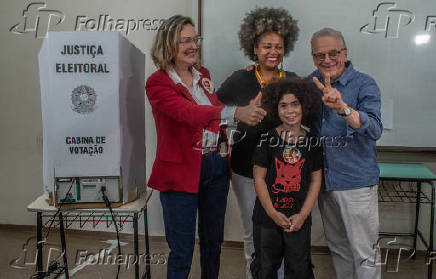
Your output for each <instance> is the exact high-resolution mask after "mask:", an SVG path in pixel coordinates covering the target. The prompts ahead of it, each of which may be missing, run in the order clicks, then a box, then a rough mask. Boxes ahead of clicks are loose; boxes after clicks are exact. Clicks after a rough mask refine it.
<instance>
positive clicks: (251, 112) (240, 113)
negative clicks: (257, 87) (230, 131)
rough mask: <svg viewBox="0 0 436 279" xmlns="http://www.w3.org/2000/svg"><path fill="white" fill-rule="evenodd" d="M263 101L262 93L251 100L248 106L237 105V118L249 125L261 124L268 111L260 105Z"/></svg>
mask: <svg viewBox="0 0 436 279" xmlns="http://www.w3.org/2000/svg"><path fill="white" fill-rule="evenodd" d="M261 101H262V93H261V92H259V94H257V96H256V97H255V98H254V99H252V100H251V101H250V104H249V105H248V106H244V107H237V108H236V111H235V120H236V121H242V122H244V123H245V124H247V125H250V126H255V125H257V124H259V123H260V122H261V121H262V120H263V118H264V117H265V116H266V111H265V110H264V109H263V108H261V107H260V105H261Z"/></svg>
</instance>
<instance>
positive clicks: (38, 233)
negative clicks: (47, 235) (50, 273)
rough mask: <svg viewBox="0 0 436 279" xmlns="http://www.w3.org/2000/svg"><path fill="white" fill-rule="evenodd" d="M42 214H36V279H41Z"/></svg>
mask: <svg viewBox="0 0 436 279" xmlns="http://www.w3.org/2000/svg"><path fill="white" fill-rule="evenodd" d="M42 244H43V241H42V212H39V211H38V212H37V213H36V249H37V253H38V254H37V256H36V257H37V258H36V271H37V272H38V279H41V278H42V246H43V245H42Z"/></svg>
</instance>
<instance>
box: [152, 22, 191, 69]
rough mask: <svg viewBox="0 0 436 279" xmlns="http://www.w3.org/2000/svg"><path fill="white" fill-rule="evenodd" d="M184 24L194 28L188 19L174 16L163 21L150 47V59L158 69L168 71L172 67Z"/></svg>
mask: <svg viewBox="0 0 436 279" xmlns="http://www.w3.org/2000/svg"><path fill="white" fill-rule="evenodd" d="M186 24H191V25H192V26H194V22H193V21H192V19H191V18H190V17H186V16H182V15H175V16H172V17H170V18H168V19H167V20H165V21H164V22H163V23H162V25H161V26H160V27H159V30H158V31H157V34H156V37H155V39H154V42H153V46H152V47H151V58H152V59H153V62H154V64H155V65H156V67H158V68H159V69H161V70H168V69H170V68H171V67H172V66H173V65H174V58H175V56H176V52H177V41H178V40H179V36H180V32H181V31H182V28H183V26H184V25H186Z"/></svg>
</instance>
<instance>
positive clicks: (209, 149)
mask: <svg viewBox="0 0 436 279" xmlns="http://www.w3.org/2000/svg"><path fill="white" fill-rule="evenodd" d="M217 150H218V147H217V146H213V147H205V148H203V149H202V151H201V154H203V155H204V154H208V153H210V152H213V151H217Z"/></svg>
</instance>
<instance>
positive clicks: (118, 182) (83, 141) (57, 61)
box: [39, 32, 146, 203]
mask: <svg viewBox="0 0 436 279" xmlns="http://www.w3.org/2000/svg"><path fill="white" fill-rule="evenodd" d="M144 69H145V58H144V54H143V53H142V52H141V51H140V50H139V49H137V48H136V47H135V46H134V45H132V44H131V43H130V42H129V41H128V40H127V39H126V38H124V37H122V36H121V35H120V34H119V33H117V32H49V33H48V36H47V37H46V38H45V40H44V42H43V44H42V47H41V50H40V52H39V71H40V84H41V105H42V120H43V178H44V192H45V193H47V194H49V195H50V196H52V197H54V195H53V194H54V190H55V183H56V180H58V182H59V180H60V181H61V182H60V183H59V184H60V185H61V186H63V191H61V190H60V191H59V194H60V195H59V196H58V198H59V199H61V198H63V197H64V196H62V195H61V194H66V192H67V190H68V189H67V190H65V187H67V188H69V187H70V186H71V185H73V186H72V187H71V188H72V191H71V192H70V193H73V192H74V193H76V194H79V196H78V197H75V199H76V200H75V202H90V201H99V200H98V198H101V195H96V194H95V192H96V191H97V192H98V191H99V190H101V189H99V187H101V186H102V185H105V183H106V182H107V184H108V185H107V186H106V188H107V190H108V194H109V197H110V199H111V200H112V201H122V202H124V203H126V202H128V201H131V200H133V199H135V198H136V193H137V192H138V191H140V190H141V189H143V188H145V185H146V181H145V180H146V177H145V123H144V122H145V119H144V118H145V117H144V102H145V100H144V98H145V84H144V76H145V73H144ZM71 179H76V181H74V183H73V181H72V182H69V181H71ZM62 181H63V182H62ZM83 182H85V183H83ZM94 182H95V183H94ZM96 185H97V188H95V187H94V186H96ZM114 185H115V186H114ZM92 187H94V188H92ZM117 187H118V189H121V188H122V191H121V190H120V191H117V190H118V189H116V188H117ZM77 191H81V192H79V193H77ZM117 192H118V193H119V194H121V193H122V196H120V195H118V196H117ZM92 195H94V196H95V197H92ZM79 198H80V200H79ZM121 198H122V200H121Z"/></svg>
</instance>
